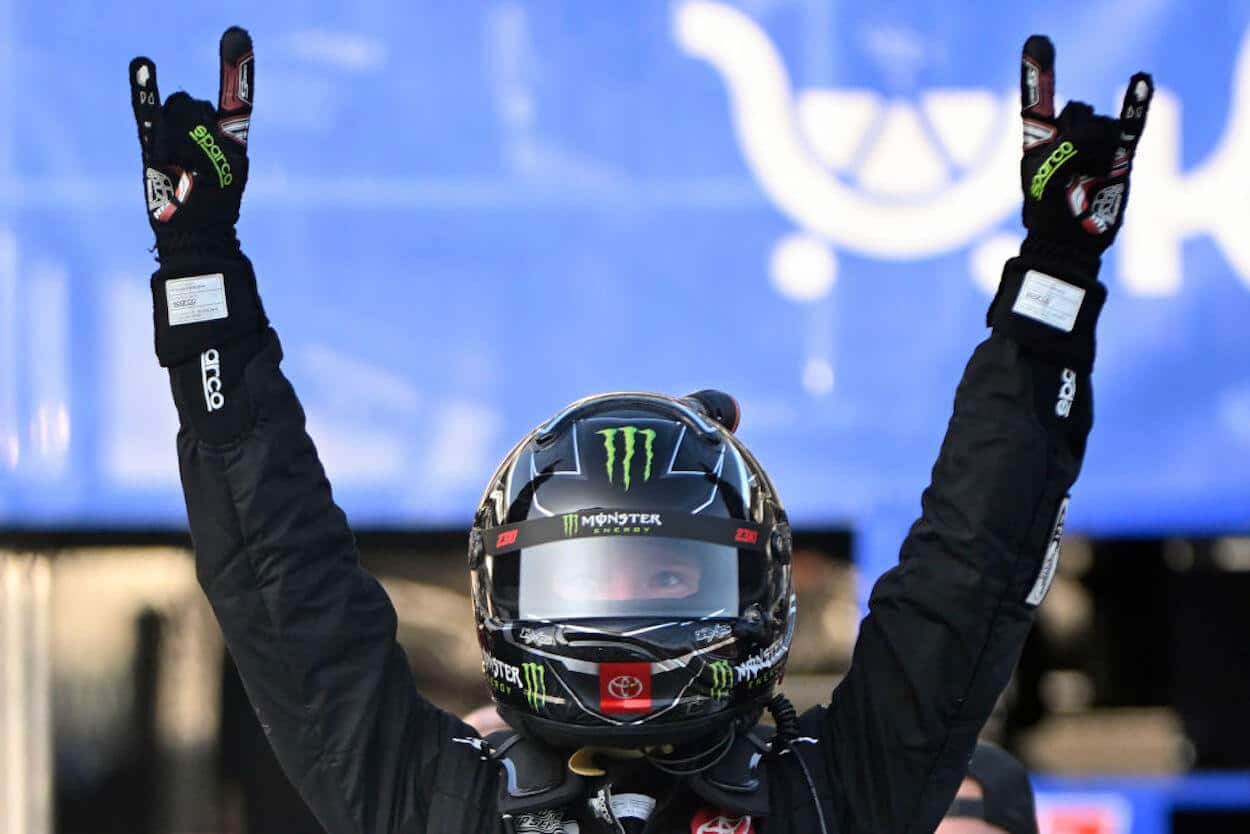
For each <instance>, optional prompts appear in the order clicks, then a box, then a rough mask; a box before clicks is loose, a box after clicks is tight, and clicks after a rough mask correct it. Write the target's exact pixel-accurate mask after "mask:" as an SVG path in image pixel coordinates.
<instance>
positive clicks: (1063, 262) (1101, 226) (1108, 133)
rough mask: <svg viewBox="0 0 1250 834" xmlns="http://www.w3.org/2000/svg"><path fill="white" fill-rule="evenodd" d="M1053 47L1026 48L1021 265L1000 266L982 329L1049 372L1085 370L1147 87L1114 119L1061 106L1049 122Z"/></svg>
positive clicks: (1039, 40)
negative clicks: (1044, 360)
mask: <svg viewBox="0 0 1250 834" xmlns="http://www.w3.org/2000/svg"><path fill="white" fill-rule="evenodd" d="M1054 90H1055V48H1054V46H1053V45H1052V44H1051V42H1050V40H1049V39H1048V38H1046V37H1044V36H1042V35H1033V36H1032V37H1030V38H1029V39H1028V40H1027V41H1026V42H1025V44H1024V55H1023V60H1022V63H1021V66H1020V106H1021V116H1022V117H1023V120H1024V156H1023V158H1022V159H1021V161H1020V175H1021V185H1022V187H1023V190H1024V212H1023V213H1024V226H1025V228H1026V229H1027V230H1028V234H1027V236H1026V237H1025V240H1024V243H1023V244H1022V245H1021V247H1020V257H1018V258H1013V259H1011V260H1010V261H1008V262H1007V265H1006V267H1005V269H1004V271H1003V280H1002V282H1001V283H1000V284H999V288H998V293H997V295H996V296H995V298H994V302H993V303H992V304H991V305H990V311H989V314H988V323H989V324H990V325H991V326H992V327H994V328H995V330H998V331H1000V332H1005V333H1007V334H1008V335H1010V336H1011V337H1012V338H1014V339H1016V340H1017V341H1018V342H1020V343H1022V344H1025V345H1028V346H1030V347H1031V348H1032V349H1034V350H1035V351H1037V352H1038V353H1041V354H1044V355H1046V356H1048V357H1049V358H1050V359H1052V360H1053V361H1055V362H1056V363H1057V364H1062V365H1065V366H1067V367H1070V368H1072V369H1074V370H1077V371H1088V370H1089V369H1090V367H1092V365H1093V360H1094V325H1095V322H1096V321H1097V318H1098V313H1099V311H1100V310H1101V309H1102V305H1103V302H1104V301H1105V300H1106V296H1107V290H1106V287H1105V286H1104V285H1103V284H1102V283H1100V282H1099V281H1098V269H1099V266H1100V263H1101V258H1102V253H1103V252H1104V251H1106V249H1107V247H1109V246H1110V245H1111V244H1112V242H1113V241H1114V240H1115V236H1116V234H1117V233H1118V232H1119V230H1120V226H1121V225H1122V224H1123V221H1124V207H1125V204H1126V203H1127V202H1128V191H1129V174H1130V173H1131V171H1132V167H1133V156H1134V154H1135V153H1136V150H1137V142H1138V140H1139V139H1140V138H1141V133H1142V130H1143V129H1144V128H1145V125H1146V114H1147V112H1148V110H1149V108H1150V100H1151V98H1152V96H1153V95H1154V82H1153V81H1152V80H1151V78H1150V76H1149V75H1147V74H1146V73H1142V72H1139V73H1137V74H1136V75H1134V76H1133V77H1132V78H1131V79H1130V80H1129V85H1128V91H1127V92H1126V93H1125V96H1124V106H1123V109H1122V110H1121V112H1120V118H1118V119H1113V118H1109V117H1107V116H1098V115H1096V114H1095V113H1094V110H1093V108H1091V107H1090V106H1089V105H1088V104H1083V103H1081V102H1078V101H1072V102H1069V103H1068V105H1067V106H1066V107H1064V108H1063V112H1062V113H1060V114H1059V117H1058V118H1055V101H1054Z"/></svg>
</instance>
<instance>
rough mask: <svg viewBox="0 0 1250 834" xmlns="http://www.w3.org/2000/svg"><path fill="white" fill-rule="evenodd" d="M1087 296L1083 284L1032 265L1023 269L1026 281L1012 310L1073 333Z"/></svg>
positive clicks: (1021, 286)
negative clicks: (1049, 273)
mask: <svg viewBox="0 0 1250 834" xmlns="http://www.w3.org/2000/svg"><path fill="white" fill-rule="evenodd" d="M1084 300H1085V290H1083V289H1081V288H1080V287H1074V286H1072V285H1071V284H1069V283H1068V282H1067V281H1061V280H1059V279H1058V278H1056V277H1054V276H1053V275H1047V274H1046V273H1045V272H1038V271H1037V270H1036V269H1030V270H1029V271H1028V272H1026V273H1024V283H1022V284H1021V285H1020V294H1019V295H1017V296H1016V303H1015V304H1013V305H1012V307H1011V311H1012V312H1013V313H1019V314H1020V315H1022V316H1028V317H1029V318H1031V319H1034V320H1036V321H1040V322H1041V323H1042V324H1048V325H1050V326H1051V327H1054V328H1056V329H1058V330H1062V331H1063V332H1064V333H1071V332H1072V328H1073V327H1075V326H1076V314H1077V313H1079V312H1080V311H1081V302H1082V301H1084Z"/></svg>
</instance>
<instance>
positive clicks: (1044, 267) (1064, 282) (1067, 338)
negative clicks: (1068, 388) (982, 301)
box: [985, 243, 1107, 373]
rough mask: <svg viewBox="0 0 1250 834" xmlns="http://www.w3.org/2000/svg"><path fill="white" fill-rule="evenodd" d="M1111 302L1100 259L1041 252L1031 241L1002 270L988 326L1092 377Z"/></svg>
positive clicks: (1055, 250)
mask: <svg viewBox="0 0 1250 834" xmlns="http://www.w3.org/2000/svg"><path fill="white" fill-rule="evenodd" d="M1029 250H1031V251H1029ZM1053 254H1058V255H1059V257H1051V255H1053ZM1106 300H1107V288H1106V286H1105V285H1103V284H1102V283H1101V282H1100V281H1098V259H1097V258H1096V257H1095V258H1093V259H1092V261H1091V260H1088V259H1085V258H1084V256H1080V255H1073V254H1072V253H1071V252H1066V253H1065V252H1061V251H1059V250H1058V247H1055V249H1054V251H1053V252H1045V251H1039V249H1038V248H1037V247H1028V246H1027V243H1026V246H1022V247H1021V253H1020V257H1018V258H1012V259H1011V260H1009V261H1007V263H1006V265H1005V266H1004V267H1003V277H1002V280H1001V281H999V284H998V292H997V293H996V294H995V296H994V300H993V301H992V302H991V303H990V308H989V311H988V312H987V313H986V317H985V318H986V324H987V325H988V326H990V327H992V328H994V331H995V332H996V333H1001V334H1003V335H1005V336H1008V337H1010V338H1011V339H1013V340H1014V341H1016V342H1017V343H1019V344H1020V345H1023V346H1024V347H1026V348H1028V349H1029V350H1030V351H1031V352H1032V353H1034V354H1036V355H1037V356H1039V357H1041V358H1043V359H1046V360H1048V361H1050V362H1052V363H1054V364H1056V365H1059V366H1062V367H1066V368H1071V369H1072V370H1074V371H1077V372H1079V373H1089V371H1090V370H1091V369H1092V368H1093V365H1094V329H1095V325H1096V324H1097V323H1098V314H1099V313H1100V312H1101V311H1102V305H1103V303H1104V302H1105V301H1106Z"/></svg>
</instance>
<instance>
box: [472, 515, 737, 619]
mask: <svg viewBox="0 0 1250 834" xmlns="http://www.w3.org/2000/svg"><path fill="white" fill-rule="evenodd" d="M510 559H515V560H516V563H515V566H510V567H513V569H514V570H516V574H514V575H515V576H516V577H517V581H518V587H517V597H516V598H517V608H518V615H519V616H520V617H521V618H522V619H526V620H530V619H533V620H566V619H579V618H585V617H669V616H672V617H683V618H684V617H735V616H737V615H738V609H739V551H738V549H737V548H734V547H730V546H728V545H722V544H712V543H710V542H704V541H695V540H691V539H676V538H664V537H660V536H639V537H630V536H605V537H602V538H582V539H570V540H566V541H554V542H548V543H545V544H539V545H536V546H533V547H527V548H525V549H524V550H520V551H514V552H512V553H510V554H506V555H502V556H496V557H495V562H496V566H495V567H496V571H498V569H499V568H500V567H503V566H502V565H500V564H499V563H500V562H502V561H504V560H510ZM503 572H504V573H511V572H512V571H511V570H507V569H506V568H505V570H504V571H503Z"/></svg>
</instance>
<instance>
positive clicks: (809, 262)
mask: <svg viewBox="0 0 1250 834" xmlns="http://www.w3.org/2000/svg"><path fill="white" fill-rule="evenodd" d="M673 30H674V37H675V39H676V41H677V43H678V44H679V45H680V46H681V48H682V49H683V50H685V51H686V52H687V53H688V54H689V55H691V56H694V57H696V58H700V59H702V60H705V61H707V62H708V63H709V64H711V65H712V66H713V67H714V68H715V69H716V71H717V72H718V73H719V74H720V75H721V77H722V79H723V80H724V82H725V86H726V88H727V91H728V94H729V106H730V110H731V114H732V116H733V124H734V132H735V135H736V137H737V140H738V143H739V145H740V146H741V148H742V153H743V156H744V157H745V159H746V162H747V165H748V166H749V167H750V169H751V171H752V173H753V174H754V175H755V177H756V179H757V180H758V182H759V184H760V186H761V187H762V188H763V190H764V191H765V193H767V194H768V196H769V198H770V199H771V200H772V201H773V202H774V203H775V204H776V205H777V207H778V208H780V209H781V210H782V211H783V212H784V213H785V214H786V215H787V216H788V217H789V218H790V219H791V220H793V221H794V222H795V224H796V225H797V226H798V227H799V229H800V231H797V232H795V233H793V234H790V235H787V236H785V237H783V238H782V239H781V240H780V241H778V244H777V247H776V249H775V250H774V254H773V255H772V257H771V261H772V265H773V270H772V271H773V276H772V277H773V281H774V284H776V285H777V287H778V289H779V290H780V291H781V292H782V293H783V294H784V295H786V296H787V297H789V298H792V299H793V300H796V301H811V300H815V299H817V298H820V297H823V296H824V295H825V294H827V292H828V291H829V289H830V288H831V287H832V285H833V275H834V274H835V264H836V261H835V260H834V258H833V252H834V249H835V247H836V248H839V249H843V250H846V251H850V252H855V253H858V254H861V255H867V256H870V257H874V258H879V259H883V260H910V259H918V258H927V257H933V256H936V255H942V254H946V253H949V252H953V251H956V250H958V249H960V248H961V247H963V246H966V245H969V244H972V245H973V251H972V253H971V258H970V264H971V265H972V271H973V274H974V276H975V277H976V279H977V282H978V283H979V284H982V285H983V286H985V287H986V288H987V289H991V290H992V288H993V287H994V286H996V285H997V280H998V276H997V270H998V269H999V268H1001V265H1002V256H1003V255H1005V254H1006V255H1010V254H1012V253H1013V252H1014V250H1015V247H1016V243H1017V241H1018V237H1016V236H1015V233H1011V234H1008V233H1006V232H1005V231H1004V229H1003V228H1002V227H1003V224H1004V223H1006V222H1008V221H1011V222H1013V223H1014V221H1015V218H1016V217H1017V215H1018V212H1019V206H1020V194H1019V172H1018V165H1019V153H1020V136H1021V124H1020V116H1019V99H1018V94H1017V93H1015V92H1010V93H1006V94H1003V93H997V92H995V91H993V90H989V89H977V88H970V89H935V90H931V91H928V92H925V93H922V94H921V95H920V96H919V98H918V100H917V101H909V100H902V99H893V100H891V99H887V98H886V97H884V96H882V95H881V94H880V93H878V92H876V91H874V90H868V89H809V90H798V91H796V90H794V89H793V87H792V86H791V82H790V78H789V76H788V74H787V71H786V67H785V63H784V61H783V60H782V56H781V55H780V53H779V52H778V51H777V48H776V46H775V45H774V44H773V42H772V41H771V40H770V38H769V37H768V35H767V33H765V31H764V30H763V29H762V28H761V27H760V25H759V24H758V23H757V22H756V21H755V20H753V19H751V18H750V17H749V16H747V15H746V14H744V13H742V12H741V11H739V10H737V9H735V8H732V7H730V6H727V5H724V4H722V3H719V2H713V0H686V2H682V3H680V4H678V5H677V6H676V10H675V12H674V18H673ZM1122 95H1123V91H1122V89H1121V90H1117V91H1115V92H1114V96H1115V98H1114V100H1117V101H1118V100H1119V98H1120V97H1121V96H1122ZM1229 112H1230V122H1229V124H1228V127H1227V128H1226V130H1225V133H1224V136H1223V137H1222V138H1221V139H1220V141H1219V142H1218V143H1217V144H1216V147H1215V150H1214V151H1213V152H1212V153H1211V154H1210V155H1209V156H1208V157H1207V158H1206V159H1205V160H1204V161H1203V162H1202V163H1200V164H1199V165H1197V166H1195V167H1194V168H1192V169H1191V170H1190V171H1188V172H1184V173H1182V171H1181V143H1180V134H1181V131H1180V101H1179V99H1178V97H1177V96H1176V95H1175V94H1174V93H1171V92H1170V91H1167V90H1162V89H1161V90H1157V91H1156V94H1155V97H1154V100H1153V103H1152V105H1151V112H1150V127H1149V129H1148V130H1147V131H1146V133H1145V135H1144V136H1143V137H1142V144H1141V147H1140V150H1139V153H1138V156H1137V159H1136V161H1135V163H1134V166H1135V168H1136V169H1137V170H1138V171H1139V172H1140V175H1139V176H1138V177H1135V178H1134V183H1135V187H1134V193H1133V210H1132V211H1131V212H1130V213H1129V214H1128V217H1127V221H1126V223H1125V226H1124V229H1123V230H1122V232H1121V237H1120V243H1119V245H1118V246H1117V251H1118V255H1119V259H1120V279H1121V280H1122V281H1123V283H1124V284H1125V285H1126V287H1127V288H1128V290H1129V291H1130V292H1132V293H1134V294H1137V295H1156V296H1157V295H1174V294H1176V293H1177V292H1179V290H1180V281H1181V275H1182V264H1181V246H1182V244H1183V243H1184V242H1185V241H1186V240H1188V239H1189V238H1192V237H1195V236H1198V235H1203V234H1205V235H1209V236H1210V237H1211V238H1213V239H1214V240H1215V242H1216V243H1217V244H1218V246H1219V247H1220V249H1221V250H1222V251H1223V253H1224V255H1225V257H1226V258H1227V259H1228V261H1229V263H1230V264H1231V265H1232V267H1233V268H1234V269H1235V270H1236V272H1237V273H1238V275H1239V276H1240V278H1241V280H1242V282H1243V283H1244V284H1245V285H1246V287H1247V289H1250V235H1246V234H1245V229H1246V228H1247V227H1250V199H1247V196H1246V191H1247V188H1246V187H1244V186H1241V187H1230V185H1233V184H1237V183H1242V182H1244V181H1245V178H1246V177H1247V176H1248V175H1250V37H1247V38H1244V39H1243V41H1242V45H1241V50H1240V53H1239V55H1238V59H1237V66H1236V70H1235V74H1234V80H1233V84H1232V97H1231V101H1230V106H1229ZM1138 183H1139V184H1140V186H1138V185H1136V184H1138ZM1120 196H1121V195H1106V197H1104V198H1103V202H1102V204H1100V205H1096V206H1095V207H1094V211H1095V214H1096V216H1098V217H1100V218H1114V217H1116V216H1117V215H1118V213H1119V211H1120V208H1121V206H1120V205H1113V202H1114V203H1119V202H1121V200H1120V199H1118V198H1119V197H1120ZM800 244H801V247H802V248H801V249H800ZM818 248H823V249H825V250H826V251H827V252H828V256H827V257H815V256H814V254H812V252H814V250H815V249H818ZM797 251H803V252H805V253H808V254H807V256H806V257H805V258H803V259H802V260H801V262H800V261H799V260H798V259H796V258H795V257H791V255H792V254H793V253H794V252H797ZM783 255H784V256H783ZM796 263H800V265H803V264H806V268H805V269H802V270H798V269H797V268H796V267H795V264H796ZM782 267H785V268H784V269H783V268H782ZM796 270H797V271H796Z"/></svg>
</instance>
